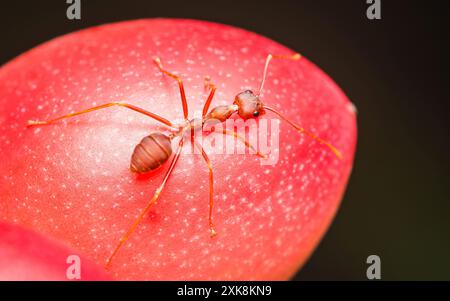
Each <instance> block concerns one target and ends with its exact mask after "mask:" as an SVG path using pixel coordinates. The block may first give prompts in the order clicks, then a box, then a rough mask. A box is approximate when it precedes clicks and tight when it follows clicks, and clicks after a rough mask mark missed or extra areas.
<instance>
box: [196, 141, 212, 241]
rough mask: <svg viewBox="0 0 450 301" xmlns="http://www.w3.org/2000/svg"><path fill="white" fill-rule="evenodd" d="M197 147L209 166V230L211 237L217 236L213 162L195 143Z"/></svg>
mask: <svg viewBox="0 0 450 301" xmlns="http://www.w3.org/2000/svg"><path fill="white" fill-rule="evenodd" d="M194 144H195V146H196V147H197V148H198V149H199V150H200V151H201V152H202V156H203V159H204V160H205V162H206V164H207V165H208V169H209V229H210V230H211V237H213V236H215V235H216V234H217V232H216V230H214V224H213V222H212V211H213V205H214V188H213V186H214V177H213V169H212V164H211V161H210V160H209V158H208V155H207V154H206V152H205V150H204V149H203V147H202V146H201V145H200V144H199V143H198V142H197V141H195V142H194Z"/></svg>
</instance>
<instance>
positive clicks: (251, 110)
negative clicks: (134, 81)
mask: <svg viewBox="0 0 450 301" xmlns="http://www.w3.org/2000/svg"><path fill="white" fill-rule="evenodd" d="M300 58H301V55H300V54H298V53H296V54H293V55H272V54H269V55H268V56H267V59H266V63H265V65H264V72H263V77H262V80H261V84H260V87H259V90H258V91H257V92H256V93H255V92H253V91H252V90H246V91H243V92H240V93H238V94H237V95H236V96H235V99H234V102H233V104H232V105H224V106H217V107H215V108H213V109H211V111H209V112H208V110H209V107H210V105H211V102H212V100H213V97H214V94H215V92H216V86H215V85H214V84H212V83H211V82H210V79H209V77H205V85H206V87H207V88H208V89H209V96H208V98H207V100H206V102H205V104H204V107H203V111H202V119H201V120H198V119H188V105H187V101H186V94H185V91H184V85H183V81H182V79H181V78H180V77H179V76H177V75H175V74H173V73H171V72H169V71H167V70H166V69H164V67H163V65H162V63H161V60H160V59H159V58H158V57H156V58H154V59H153V61H154V63H155V64H156V66H157V67H158V68H159V70H160V71H161V72H162V73H163V74H165V75H167V76H170V77H171V78H173V79H175V80H176V81H177V82H178V86H179V90H180V96H181V103H182V106H183V115H184V124H182V125H179V126H176V125H174V124H173V123H172V122H170V121H169V120H167V119H166V118H163V117H161V116H159V115H157V114H155V113H152V112H149V111H146V110H144V109H142V108H139V107H136V106H134V105H131V104H128V103H122V102H111V103H106V104H103V105H100V106H96V107H92V108H89V109H86V110H83V111H79V112H74V113H70V114H67V115H64V116H61V117H58V118H54V119H50V120H47V121H35V120H29V121H28V126H37V125H45V124H50V123H54V122H56V121H60V120H62V119H66V118H70V117H74V116H78V115H81V114H85V113H89V112H93V111H96V110H100V109H105V108H108V107H112V106H119V107H124V108H127V109H130V110H133V111H136V112H138V113H141V114H144V115H146V116H148V117H150V118H153V119H155V120H156V121H159V122H160V123H163V124H164V125H166V126H168V127H169V129H170V130H171V134H170V135H166V134H164V133H162V132H154V133H151V134H150V135H149V136H147V137H145V138H143V139H142V141H141V142H140V143H139V144H138V145H137V146H136V147H135V149H134V151H133V154H132V156H131V163H130V170H131V171H132V172H133V173H137V174H142V173H147V172H149V171H152V170H154V169H156V168H158V167H160V166H161V165H162V164H164V163H165V162H167V160H168V159H169V157H170V156H171V155H172V141H173V140H174V138H176V137H179V138H180V140H179V142H178V147H177V149H176V152H175V155H174V156H173V158H172V161H171V163H170V166H169V169H168V170H167V172H166V174H165V176H164V178H163V181H162V183H161V184H160V185H159V187H158V188H157V189H156V191H155V193H154V195H153V197H152V199H151V200H150V202H149V203H148V204H147V206H146V207H145V208H144V210H143V211H142V212H141V214H140V215H139V216H138V218H137V219H136V220H135V222H134V223H133V224H132V225H131V227H130V228H129V229H128V231H127V232H126V233H125V234H124V235H123V236H122V237H121V239H120V241H119V243H118V244H117V246H116V247H115V249H114V251H113V253H112V254H111V256H110V257H109V258H108V260H107V262H106V268H109V267H110V265H111V263H112V259H113V258H114V256H115V255H116V254H117V252H118V251H119V249H120V248H121V247H122V245H123V244H124V243H125V242H126V241H127V240H128V238H129V237H130V235H131V234H132V233H133V232H134V230H135V229H136V227H137V226H138V225H139V224H140V222H141V221H142V219H143V218H144V216H145V215H146V214H147V212H148V211H149V210H150V208H151V207H152V205H154V204H155V202H156V200H157V199H158V197H159V195H160V194H161V192H162V190H163V188H164V186H165V184H166V182H167V180H168V178H169V176H170V174H171V173H172V171H173V170H174V168H175V165H176V163H177V161H178V159H179V157H180V154H181V150H182V148H183V145H184V140H185V138H186V133H188V132H191V135H192V133H193V132H194V131H196V130H199V129H200V130H203V125H204V124H205V123H206V122H208V121H211V120H218V121H219V122H225V121H226V120H227V119H228V118H230V117H231V115H233V114H234V113H236V112H237V114H238V115H239V117H241V118H243V119H244V120H247V119H250V118H258V117H259V116H261V115H263V114H265V112H266V111H270V112H272V113H274V114H276V115H277V116H278V117H279V118H280V119H282V120H284V121H286V122H287V123H289V124H290V125H291V126H293V127H294V128H295V129H296V130H297V131H298V132H300V133H304V134H306V135H308V136H309V137H311V138H313V139H315V140H316V141H318V142H319V143H321V144H323V145H325V146H326V147H328V148H329V149H330V150H331V151H332V152H333V153H334V154H335V155H336V156H337V157H338V158H341V153H340V152H339V151H338V150H337V149H336V148H335V147H334V146H332V145H331V144H329V143H328V142H326V141H324V140H322V139H321V138H319V137H317V136H315V135H313V134H312V133H310V132H307V131H306V130H305V129H304V128H302V127H300V126H299V125H297V124H295V123H293V122H292V121H290V120H289V119H287V118H286V117H284V116H283V115H282V114H281V113H280V112H278V111H277V110H275V109H273V108H271V107H268V106H266V105H264V104H263V102H262V101H261V99H260V94H261V92H262V90H263V88H264V84H265V81H266V77H267V70H268V67H269V64H270V61H271V60H272V59H287V60H292V61H296V60H299V59H300ZM222 134H224V135H232V136H234V137H235V138H237V139H238V140H240V141H242V142H243V143H244V144H245V146H246V148H251V149H252V150H253V151H255V152H256V154H257V155H258V156H260V157H262V158H266V156H265V155H263V154H261V153H260V152H258V151H257V150H256V149H255V148H254V147H253V146H252V145H251V144H250V143H248V142H247V141H246V140H245V138H244V137H242V136H240V135H238V134H237V133H236V132H235V131H227V130H226V129H225V130H223V132H222ZM191 141H193V143H194V145H195V147H196V148H197V149H198V150H199V151H200V152H201V154H202V157H203V159H204V161H205V162H206V164H207V165H208V169H209V187H210V189H209V228H210V231H211V236H215V235H216V231H215V229H214V224H213V221H212V210H213V199H214V191H213V186H214V178H213V169H212V164H211V161H210V160H209V158H208V155H207V154H206V152H205V151H204V149H203V147H202V146H201V145H200V144H199V143H198V142H197V141H194V140H193V139H192V140H191Z"/></svg>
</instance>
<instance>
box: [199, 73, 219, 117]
mask: <svg viewBox="0 0 450 301" xmlns="http://www.w3.org/2000/svg"><path fill="white" fill-rule="evenodd" d="M205 88H209V89H210V92H209V96H208V99H207V100H206V102H205V105H204V106H203V112H202V118H203V119H205V116H206V114H208V110H209V106H210V105H211V101H212V100H213V97H214V93H216V86H215V85H214V84H213V83H211V78H210V77H209V76H205Z"/></svg>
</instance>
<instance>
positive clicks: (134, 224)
mask: <svg viewBox="0 0 450 301" xmlns="http://www.w3.org/2000/svg"><path fill="white" fill-rule="evenodd" d="M183 143H184V139H183V138H181V140H180V143H179V145H178V149H177V152H176V154H175V155H174V157H173V159H172V162H171V163H170V166H169V169H168V170H167V172H166V175H165V176H164V179H163V181H162V183H161V185H159V187H158V188H157V189H156V191H155V194H154V195H153V197H152V199H151V200H150V202H149V203H148V204H147V206H146V207H145V208H144V210H143V211H142V212H141V214H140V215H139V216H138V218H137V219H136V220H135V222H134V223H133V225H132V226H131V227H130V228H129V229H128V231H127V232H126V233H125V234H124V235H123V236H122V237H121V238H120V241H119V243H118V244H117V246H116V248H115V249H114V252H113V253H112V254H111V256H110V257H109V258H108V260H107V261H106V269H109V268H110V267H111V262H112V259H113V258H114V256H115V255H116V254H117V252H118V251H119V249H120V248H121V247H122V246H123V244H124V243H125V242H126V241H127V240H128V238H129V237H130V235H131V234H133V232H134V230H135V229H136V227H137V226H138V225H139V224H140V223H141V221H142V219H143V218H144V216H145V215H146V214H147V213H148V211H149V210H150V208H151V207H152V206H153V205H154V204H155V203H156V200H157V199H158V197H159V195H160V194H161V191H162V190H163V189H164V186H165V185H166V182H167V179H168V178H169V176H170V174H171V173H172V171H173V169H174V167H175V164H176V163H177V161H178V159H179V157H180V154H181V150H182V148H183Z"/></svg>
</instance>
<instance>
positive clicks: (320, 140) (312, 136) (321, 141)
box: [264, 106, 342, 159]
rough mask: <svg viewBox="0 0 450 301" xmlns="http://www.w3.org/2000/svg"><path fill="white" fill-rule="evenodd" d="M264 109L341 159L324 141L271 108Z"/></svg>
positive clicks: (337, 151)
mask: <svg viewBox="0 0 450 301" xmlns="http://www.w3.org/2000/svg"><path fill="white" fill-rule="evenodd" d="M264 109H265V110H267V111H271V112H272V113H275V114H276V115H278V116H279V117H280V118H281V119H282V120H284V121H286V122H287V123H289V124H290V125H292V126H293V127H294V128H295V129H296V130H297V131H299V132H300V133H304V134H306V135H307V136H309V137H311V138H313V139H314V140H316V141H317V142H319V143H320V144H323V145H325V146H326V147H328V148H329V149H330V150H331V151H332V152H333V153H334V154H335V155H336V157H338V158H339V159H342V154H341V152H340V151H339V150H337V148H335V147H334V146H333V145H331V144H330V143H328V142H326V141H325V140H323V139H321V138H319V137H317V136H316V135H314V134H312V133H310V132H308V131H306V130H305V129H304V128H302V127H301V126H299V125H297V124H295V123H293V122H292V121H290V120H289V119H287V118H286V117H284V116H283V115H281V113H280V112H278V111H277V110H275V109H273V108H271V107H267V106H264Z"/></svg>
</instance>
